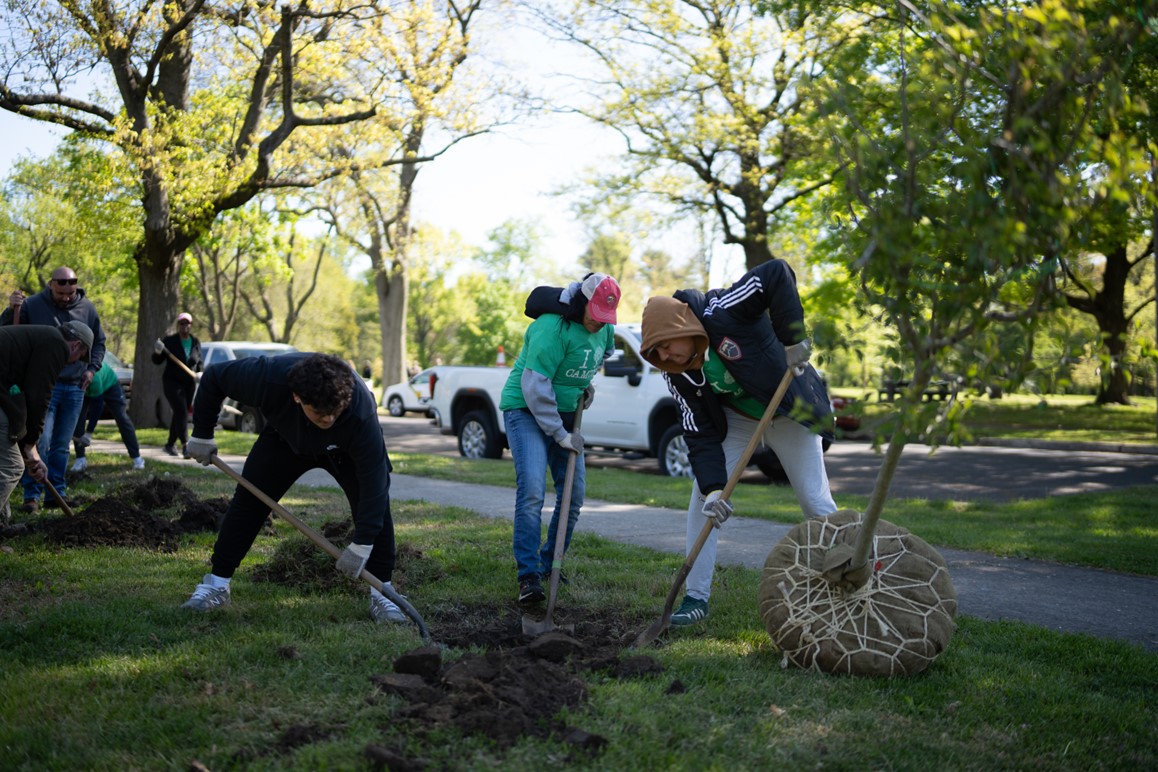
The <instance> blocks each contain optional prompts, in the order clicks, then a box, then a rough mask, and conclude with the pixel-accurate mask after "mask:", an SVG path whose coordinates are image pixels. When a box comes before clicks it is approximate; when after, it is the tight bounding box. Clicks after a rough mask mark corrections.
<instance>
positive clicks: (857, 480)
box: [381, 416, 1158, 501]
mask: <svg viewBox="0 0 1158 772" xmlns="http://www.w3.org/2000/svg"><path fill="white" fill-rule="evenodd" d="M381 423H382V432H383V435H384V436H385V438H386V447H387V448H388V449H389V450H391V451H395V452H408V453H434V454H441V455H449V456H457V455H458V447H457V445H456V440H455V438H454V437H451V436H447V435H443V434H440V433H439V430H438V429H436V428H434V427H433V426H431V425H430V422H429V421H428V420H427V419H425V418H421V417H418V416H408V417H404V418H390V417H384V418H382V419H381ZM504 457H505V458H508V459H509V458H510V452H509V451H508V452H507V453H505V454H504ZM881 460H882V456H880V455H879V454H877V452H876V451H874V450H873V448H872V446H871V445H870V444H869V443H868V442H863V441H854V440H846V441H841V442H838V443H836V444H834V445H833V446H832V448H830V449H829V451H828V453H827V454H826V455H825V463H826V465H827V467H828V477H829V481H830V483H831V485H832V490H833V493H834V494H835V495H837V496H838V497H839V495H840V494H848V495H860V496H867V495H869V494H870V493H871V492H872V490H873V486H874V485H875V483H876V476H877V473H878V471H879V470H880V466H881ZM587 465H588V466H589V467H592V468H597V467H614V468H620V469H631V470H635V471H638V472H641V473H644V474H658V469H657V466H656V462H655V459H652V458H646V459H634V460H630V459H624V458H623V457H622V456H618V455H615V456H613V455H602V454H590V455H589V456H588V461H587ZM743 482H744V483H746V484H753V485H774V484H777V483H774V482H771V481H769V480H768V479H767V478H765V477H764V475H762V474H761V473H760V472H758V471H756V470H754V469H753V470H750V471H749V472H747V473H746V474H745V475H744V477H743ZM1154 484H1158V454H1143V453H1109V452H1091V451H1088V450H1077V449H1074V448H1059V449H1041V448H1009V447H977V446H975V447H966V448H948V447H946V448H940V449H938V450H937V451H936V452H935V453H933V454H932V455H930V454H929V449H928V448H927V447H925V446H923V445H909V446H907V447H906V448H905V451H904V454H903V455H902V456H901V461H900V463H899V464H898V466H897V473H896V475H895V476H894V478H893V482H892V488H891V490H890V494H889V495H890V496H891V497H900V498H927V499H939V500H943V499H958V500H969V501H1012V500H1016V499H1037V498H1045V497H1048V496H1065V495H1069V494H1074V493H1082V492H1093V491H1103V490H1112V489H1115V488H1122V487H1126V486H1131V485H1154Z"/></svg>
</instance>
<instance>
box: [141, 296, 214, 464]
mask: <svg viewBox="0 0 1158 772" xmlns="http://www.w3.org/2000/svg"><path fill="white" fill-rule="evenodd" d="M166 351H168V352H169V353H170V354H172V355H173V357H176V358H177V361H174V360H173V358H172V357H170V356H168V355H167V354H166V353H165V352H166ZM150 359H152V360H153V364H155V365H159V364H161V363H162V362H164V363H165V371H164V372H163V373H161V390H162V391H164V392H165V400H166V401H167V402H168V403H169V407H170V408H172V410H173V417H172V418H171V419H170V420H169V439H168V441H166V442H165V448H164V450H165V452H166V453H168V454H169V455H170V456H175V455H177V442H178V441H180V443H181V447H182V449H184V448H185V447H186V443H187V441H188V438H189V428H188V427H189V405H191V404H192V403H193V392H194V390H195V389H196V387H197V382H196V380H195V379H194V378H193V376H192V375H190V374H189V373H188V372H187V371H186V370H185V369H183V368H182V367H181V365H185V367H188V368H189V370H192V371H193V372H195V373H196V372H199V371H200V370H201V367H202V363H203V362H204V360H203V359H202V358H201V341H199V340H198V339H197V336H196V335H194V334H193V317H192V316H190V315H189V314H186V313H181V314H178V315H177V332H175V333H173V334H172V335H167V336H165V337H164V338H157V341H156V342H155V343H154V344H153V356H152V357H150ZM177 362H180V363H181V364H177ZM185 458H189V454H188V453H187V452H186V453H185Z"/></svg>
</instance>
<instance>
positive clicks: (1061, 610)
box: [93, 440, 1158, 651]
mask: <svg viewBox="0 0 1158 772" xmlns="http://www.w3.org/2000/svg"><path fill="white" fill-rule="evenodd" d="M93 452H97V453H104V452H107V453H122V454H123V453H124V446H123V445H120V444H119V443H114V442H105V441H100V440H97V441H94V442H93ZM142 452H143V454H144V455H145V456H146V458H150V457H151V461H150V462H149V463H150V464H151V463H153V462H155V461H160V460H163V461H169V462H173V463H176V464H192V463H194V462H192V461H185V460H181V459H173V458H169V457H167V456H163V455H162V454H161V452H160V449H159V448H142ZM225 458H226V460H227V461H228V462H229V463H230V465H231V466H233V467H234V468H235V469H238V470H240V468H241V463H242V462H243V461H244V459H243V458H242V457H240V456H228V457H225ZM299 484H301V485H310V486H325V485H335V484H336V483H335V482H334V479H333V478H332V477H330V476H329V475H328V474H326V473H324V472H321V471H316V472H311V473H309V474H307V475H305V476H304V477H303V478H302V479H301V480H300V481H299ZM391 496H392V497H393V498H394V499H395V500H411V499H421V500H424V501H429V502H432V503H436V504H439V505H444V506H456V507H462V508H465V509H469V510H472V511H475V512H478V513H479V514H481V515H484V516H487V517H495V518H505V519H511V517H512V512H511V510H512V506H513V502H514V491H513V490H512V489H510V488H501V487H494V486H487V485H470V484H465V483H457V482H451V481H446V480H432V479H427V478H423V477H413V476H410V475H402V474H396V475H393V477H392V483H391ZM551 504H552V502H551V499H550V495H549V494H548V502H547V506H548V507H549V506H551ZM685 517H686V515H685V512H684V511H683V510H672V509H662V508H658V507H640V506H636V505H630V504H617V503H613V502H607V501H600V500H597V499H587V500H586V501H585V503H584V505H583V515H582V517H581V518H580V520H579V523H578V524H577V526H576V528H577V529H579V530H580V531H584V532H588V533H593V534H596V535H599V536H603V537H605V538H608V539H612V540H614V541H619V542H623V543H626V544H633V545H636V546H641V547H648V548H651V549H655V550H660V551H664V552H671V553H676V554H681V555H682V554H683V551H684V520H685ZM789 528H790V526H788V525H782V524H778V523H770V522H767V521H764V520H755V519H752V518H745V517H739V516H735V517H732V518H731V519H729V520H728V523H727V525H726V526H725V527H724V528H723V529H722V531H721V534H720V547H719V555H718V557H719V561H720V563H722V564H733V565H742V566H746V567H748V568H760V567H762V566H763V565H764V559H765V558H766V557H767V555H768V552H769V551H770V550H771V549H772V547H773V546H774V545H775V544H776V543H777V542H779V541H780V539H781V538H783V536H784V535H785V534H786V533H787V532H788V530H789ZM940 552H941V555H942V556H943V557H944V558H945V561H946V562H947V563H948V564H949V572H950V575H951V576H952V577H953V584H954V587H955V588H956V590H957V602H958V610H959V611H960V613H961V614H965V615H968V616H972V617H977V618H980V619H987V620H1002V619H1008V620H1017V621H1021V622H1026V623H1029V624H1034V625H1039V626H1041V627H1045V628H1048V629H1050V630H1054V631H1058V632H1070V633H1087V634H1091V635H1095V636H1099V637H1104V638H1115V639H1120V640H1124V641H1129V642H1132V643H1136V644H1138V645H1140V646H1143V647H1144V648H1146V649H1148V650H1150V651H1158V578H1155V577H1146V576H1135V575H1132V574H1123V573H1116V572H1112V571H1101V570H1097V569H1088V568H1074V567H1071V566H1063V565H1059V564H1056V563H1049V562H1045V561H1038V560H1024V559H1018V558H999V557H994V556H992V555H988V554H985V553H979V552H966V551H964V550H953V549H940Z"/></svg>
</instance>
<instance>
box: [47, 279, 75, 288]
mask: <svg viewBox="0 0 1158 772" xmlns="http://www.w3.org/2000/svg"><path fill="white" fill-rule="evenodd" d="M53 281H54V282H56V283H57V284H59V285H61V286H62V287H63V286H65V285H67V284H76V283H77V282H78V281H80V280H79V279H53Z"/></svg>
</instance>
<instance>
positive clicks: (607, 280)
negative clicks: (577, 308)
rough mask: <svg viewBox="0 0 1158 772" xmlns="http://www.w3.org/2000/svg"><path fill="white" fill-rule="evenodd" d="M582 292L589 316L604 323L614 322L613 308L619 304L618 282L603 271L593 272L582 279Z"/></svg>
mask: <svg viewBox="0 0 1158 772" xmlns="http://www.w3.org/2000/svg"><path fill="white" fill-rule="evenodd" d="M583 294H584V295H585V296H586V297H587V308H588V309H589V310H590V311H591V318H592V319H594V320H595V321H597V322H603V323H604V324H615V309H616V307H618V306H619V284H618V283H617V282H616V281H615V279H612V278H611V277H610V276H608V275H607V274H605V273H593V274H591V275H590V276H588V277H587V278H586V279H584V280H583Z"/></svg>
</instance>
